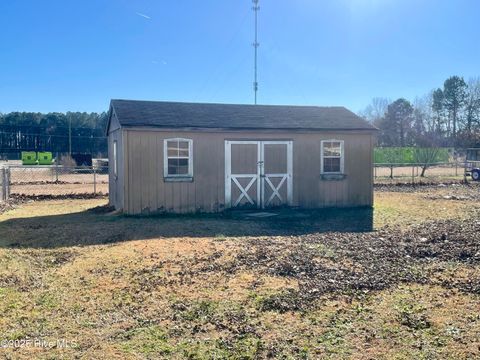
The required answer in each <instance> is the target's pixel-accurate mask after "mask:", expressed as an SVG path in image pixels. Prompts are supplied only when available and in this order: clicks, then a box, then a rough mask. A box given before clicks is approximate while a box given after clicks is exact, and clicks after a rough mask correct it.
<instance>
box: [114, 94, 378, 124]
mask: <svg viewBox="0 0 480 360" xmlns="http://www.w3.org/2000/svg"><path fill="white" fill-rule="evenodd" d="M111 106H112V108H113V109H114V111H115V114H116V115H117V118H118V121H119V122H120V125H121V126H124V127H164V128H207V129H208V128H211V129H213V128H217V129H218V128H221V129H286V130H290V129H291V130H294V129H299V130H300V129H304V130H373V131H375V130H376V128H375V127H374V126H372V125H371V124H369V123H368V122H367V121H365V120H363V119H362V118H360V117H358V116H357V115H355V114H354V113H353V112H351V111H349V110H347V109H346V108H344V107H319V106H287V105H233V104H202V103H181V102H164V101H136V100H112V101H111Z"/></svg>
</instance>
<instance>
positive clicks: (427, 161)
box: [414, 146, 440, 177]
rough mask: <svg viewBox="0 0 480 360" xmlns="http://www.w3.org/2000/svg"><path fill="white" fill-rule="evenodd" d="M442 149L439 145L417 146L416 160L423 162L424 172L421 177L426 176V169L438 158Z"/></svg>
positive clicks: (419, 162)
mask: <svg viewBox="0 0 480 360" xmlns="http://www.w3.org/2000/svg"><path fill="white" fill-rule="evenodd" d="M439 151H440V148H439V147H436V146H431V147H416V148H415V150H414V156H415V162H416V163H417V164H421V168H422V172H421V174H420V177H424V176H425V171H427V169H428V168H429V167H430V166H432V165H433V164H434V163H435V162H436V159H437V156H438V152H439Z"/></svg>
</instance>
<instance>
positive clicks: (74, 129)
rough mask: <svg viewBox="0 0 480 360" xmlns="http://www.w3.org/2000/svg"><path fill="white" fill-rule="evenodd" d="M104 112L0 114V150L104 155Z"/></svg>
mask: <svg viewBox="0 0 480 360" xmlns="http://www.w3.org/2000/svg"><path fill="white" fill-rule="evenodd" d="M107 119H108V118H107V113H105V112H103V113H86V112H67V113H48V114H42V113H34V112H11V113H8V114H0V154H1V156H2V157H3V158H6V157H7V158H10V159H15V158H19V155H20V152H21V151H50V152H52V153H53V154H54V156H56V155H57V154H58V155H61V154H67V153H69V152H70V149H71V152H72V153H82V154H85V153H88V154H92V155H93V156H94V157H106V156H107V139H106V137H105V128H106V126H107Z"/></svg>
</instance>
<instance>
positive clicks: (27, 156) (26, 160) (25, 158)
mask: <svg viewBox="0 0 480 360" xmlns="http://www.w3.org/2000/svg"><path fill="white" fill-rule="evenodd" d="M22 164H23V165H37V153H36V152H35V151H22Z"/></svg>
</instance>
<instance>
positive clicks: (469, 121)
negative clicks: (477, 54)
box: [465, 77, 480, 135]
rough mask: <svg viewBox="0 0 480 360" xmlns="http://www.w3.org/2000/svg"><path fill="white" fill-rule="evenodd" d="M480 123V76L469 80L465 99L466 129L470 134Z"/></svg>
mask: <svg viewBox="0 0 480 360" xmlns="http://www.w3.org/2000/svg"><path fill="white" fill-rule="evenodd" d="M478 125H480V77H479V78H471V79H470V80H469V81H468V88H467V95H466V101H465V130H466V131H467V133H468V134H469V135H470V134H471V133H472V130H473V129H474V127H476V126H478Z"/></svg>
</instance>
